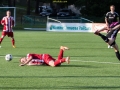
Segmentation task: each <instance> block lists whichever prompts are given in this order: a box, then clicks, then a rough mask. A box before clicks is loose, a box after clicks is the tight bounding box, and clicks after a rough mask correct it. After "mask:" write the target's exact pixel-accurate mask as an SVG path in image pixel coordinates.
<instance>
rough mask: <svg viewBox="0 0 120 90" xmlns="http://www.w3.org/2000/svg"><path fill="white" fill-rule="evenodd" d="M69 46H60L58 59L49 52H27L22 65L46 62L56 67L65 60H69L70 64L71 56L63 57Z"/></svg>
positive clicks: (21, 61) (22, 59) (21, 60)
mask: <svg viewBox="0 0 120 90" xmlns="http://www.w3.org/2000/svg"><path fill="white" fill-rule="evenodd" d="M68 49H69V48H68V47H65V46H61V47H60V53H59V55H58V59H55V58H53V57H52V56H50V55H49V54H30V53H29V54H27V57H23V58H21V59H20V63H21V64H20V66H24V65H29V66H32V65H37V66H39V65H42V64H46V65H49V66H52V67H56V66H59V65H61V63H63V62H67V63H68V64H69V62H70V57H66V58H63V53H64V51H65V50H68Z"/></svg>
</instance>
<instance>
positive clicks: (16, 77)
mask: <svg viewBox="0 0 120 90" xmlns="http://www.w3.org/2000/svg"><path fill="white" fill-rule="evenodd" d="M0 78H14V79H18V78H21V79H22V78H24V79H25V78H42V79H43V78H91V79H92V78H105V79H106V78H118V79H119V78H120V76H0Z"/></svg>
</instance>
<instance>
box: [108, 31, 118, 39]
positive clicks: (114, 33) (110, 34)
mask: <svg viewBox="0 0 120 90" xmlns="http://www.w3.org/2000/svg"><path fill="white" fill-rule="evenodd" d="M119 30H120V29H116V30H112V31H110V32H109V33H108V34H107V35H106V37H108V38H112V39H115V38H116V37H117V34H118V32H119Z"/></svg>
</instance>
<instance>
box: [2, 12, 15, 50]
mask: <svg viewBox="0 0 120 90" xmlns="http://www.w3.org/2000/svg"><path fill="white" fill-rule="evenodd" d="M6 15H7V16H5V17H3V19H2V20H1V24H2V25H3V31H2V35H1V38H0V44H1V43H2V40H3V39H4V37H5V36H6V35H7V36H8V37H11V39H12V46H13V48H15V40H14V35H13V30H12V27H13V26H14V19H13V17H12V16H11V12H10V11H7V12H6Z"/></svg>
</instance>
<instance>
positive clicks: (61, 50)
mask: <svg viewBox="0 0 120 90" xmlns="http://www.w3.org/2000/svg"><path fill="white" fill-rule="evenodd" d="M68 49H69V48H68V47H65V46H61V47H60V52H59V54H58V60H59V59H62V58H63V53H64V51H65V50H68Z"/></svg>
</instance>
